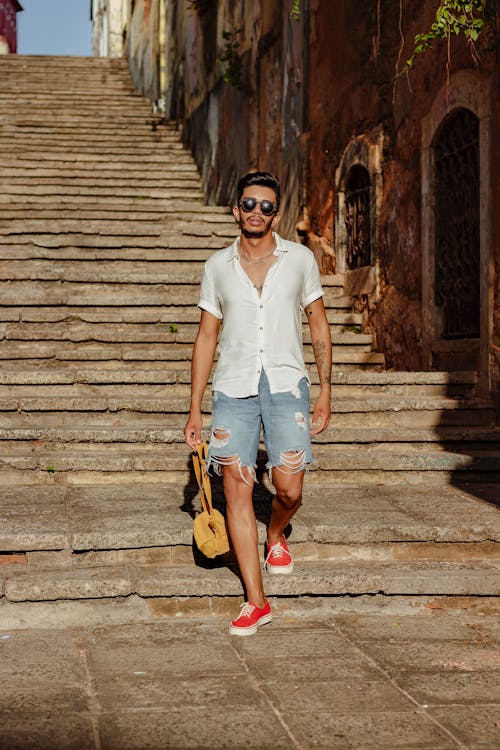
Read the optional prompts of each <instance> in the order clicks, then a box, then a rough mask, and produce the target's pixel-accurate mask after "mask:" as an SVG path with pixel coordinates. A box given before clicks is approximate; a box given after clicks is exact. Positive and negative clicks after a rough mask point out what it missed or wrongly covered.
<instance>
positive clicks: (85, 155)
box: [0, 131, 192, 161]
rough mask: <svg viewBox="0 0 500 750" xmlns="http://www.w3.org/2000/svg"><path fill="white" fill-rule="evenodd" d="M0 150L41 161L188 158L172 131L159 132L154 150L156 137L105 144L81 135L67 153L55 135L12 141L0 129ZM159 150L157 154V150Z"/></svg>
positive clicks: (66, 147)
mask: <svg viewBox="0 0 500 750" xmlns="http://www.w3.org/2000/svg"><path fill="white" fill-rule="evenodd" d="M0 151H5V152H6V153H7V152H9V153H10V154H17V155H19V156H20V157H22V158H28V159H33V160H35V159H36V160H41V161H42V160H45V159H65V158H72V157H73V156H76V157H77V158H81V159H91V158H93V156H96V157H98V158H105V159H110V158H112V157H115V156H118V157H120V156H121V157H123V158H128V157H130V158H131V159H132V160H133V161H136V160H138V159H140V158H141V157H144V158H145V159H146V160H149V159H154V158H158V159H160V160H164V159H166V158H167V156H168V155H172V154H175V155H176V158H180V157H181V154H186V155H187V156H188V158H192V156H191V154H190V152H189V151H186V150H185V148H184V146H183V144H182V143H181V142H180V141H179V139H178V136H177V135H176V134H172V135H166V134H163V135H162V140H161V149H158V145H157V142H156V139H155V140H154V141H153V142H152V143H145V142H144V141H143V139H138V140H137V141H135V140H133V139H130V138H129V139H128V140H126V139H123V142H121V143H120V142H117V143H115V144H114V145H112V143H109V144H107V145H106V143H102V142H101V141H100V140H99V142H97V143H96V142H95V140H92V138H91V137H90V136H89V137H88V138H85V137H84V136H82V135H81V136H80V138H75V139H74V140H73V148H72V150H71V151H70V152H69V154H68V144H67V143H66V142H65V140H64V138H63V139H62V140H61V139H60V138H57V137H56V136H55V135H54V136H53V137H50V136H49V135H48V134H45V135H44V134H40V133H39V134H38V138H35V137H34V136H28V135H26V136H18V137H16V139H15V144H14V143H13V142H12V138H11V137H10V136H9V137H8V136H6V135H2V133H1V131H0ZM158 151H160V153H158Z"/></svg>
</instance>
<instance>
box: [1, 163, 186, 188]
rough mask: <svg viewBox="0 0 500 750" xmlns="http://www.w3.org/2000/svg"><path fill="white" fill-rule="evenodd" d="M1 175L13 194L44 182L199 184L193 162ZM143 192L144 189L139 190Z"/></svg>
mask: <svg viewBox="0 0 500 750" xmlns="http://www.w3.org/2000/svg"><path fill="white" fill-rule="evenodd" d="M184 166H186V167H189V170H188V169H181V167H184ZM0 178H3V179H4V180H7V181H8V182H9V185H10V187H9V193H10V194H13V190H12V188H14V187H20V186H21V185H24V186H27V187H29V186H30V185H35V184H36V185H39V186H40V187H44V186H49V185H53V186H56V185H57V186H58V187H59V188H62V187H65V186H69V185H73V186H75V187H89V186H95V187H107V186H111V185H116V187H117V188H120V187H127V186H129V185H130V186H135V187H136V188H140V187H141V186H144V188H145V189H148V188H157V189H160V188H163V189H164V190H165V189H168V188H173V187H177V186H179V187H184V188H193V189H196V188H199V177H198V175H197V174H196V172H195V171H194V169H193V168H192V167H191V166H190V165H183V164H179V166H178V167H176V168H175V169H172V171H171V173H170V174H169V173H168V172H165V171H163V170H160V171H158V172H157V173H156V174H154V173H150V172H149V170H141V169H136V170H132V169H129V170H125V169H124V170H123V171H121V172H119V173H118V174H116V173H115V174H113V170H112V169H110V170H107V171H106V170H99V169H95V170H83V169H79V170H71V174H70V173H69V170H62V169H61V170H56V169H54V170H45V169H40V170H38V169H33V170H30V171H29V172H28V171H27V170H26V171H24V172H23V173H21V172H19V171H17V170H15V169H14V170H11V171H9V170H7V169H5V170H2V169H0ZM138 194H139V195H140V194H141V193H140V191H139V193H138Z"/></svg>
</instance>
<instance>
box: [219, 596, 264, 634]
mask: <svg viewBox="0 0 500 750" xmlns="http://www.w3.org/2000/svg"><path fill="white" fill-rule="evenodd" d="M271 620H272V615H271V606H270V604H269V602H266V603H265V604H264V606H263V607H256V606H255V604H250V602H245V603H244V604H242V605H241V612H240V614H239V615H238V617H237V618H236V620H233V621H232V623H231V625H230V626H229V632H230V633H231V635H253V633H256V632H257V628H258V627H260V625H265V624H266V623H267V622H271Z"/></svg>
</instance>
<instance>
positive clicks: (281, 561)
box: [264, 537, 293, 575]
mask: <svg viewBox="0 0 500 750" xmlns="http://www.w3.org/2000/svg"><path fill="white" fill-rule="evenodd" d="M264 567H265V569H266V570H267V572H268V573H271V575H288V573H291V572H292V570H293V559H292V556H291V554H290V552H289V550H288V545H287V543H286V539H285V537H283V538H282V541H281V542H276V544H269V545H268V546H267V557H266V561H265V563H264Z"/></svg>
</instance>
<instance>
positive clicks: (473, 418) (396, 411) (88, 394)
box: [0, 384, 494, 428]
mask: <svg viewBox="0 0 500 750" xmlns="http://www.w3.org/2000/svg"><path fill="white" fill-rule="evenodd" d="M177 388H178V389H181V395H171V388H170V390H169V386H161V385H160V386H157V385H151V386H150V387H148V386H144V385H143V386H135V387H134V388H133V389H131V388H130V385H129V384H126V385H117V384H112V385H108V386H97V385H88V386H87V385H79V386H71V385H56V386H49V385H39V386H29V385H27V386H2V390H1V393H2V395H1V397H0V411H2V412H36V411H38V412H40V411H41V412H44V411H62V412H66V411H72V412H79V411H80V412H107V411H109V412H111V413H118V412H128V411H134V412H143V413H146V414H156V415H157V417H158V418H159V415H160V414H177V415H180V414H187V412H188V411H189V399H188V397H187V395H188V390H187V388H185V386H177ZM182 388H185V391H182ZM315 388H316V386H314V387H313V394H314V393H315ZM131 391H132V392H131ZM167 393H168V395H167ZM210 407H211V399H210V396H209V394H206V396H205V398H204V400H203V402H202V408H203V411H204V412H205V413H209V411H210ZM332 413H333V415H334V416H333V417H332V419H333V425H335V426H340V424H339V422H342V426H346V425H349V426H350V427H359V428H362V427H365V428H368V427H373V426H375V427H385V426H387V425H388V424H393V425H397V424H399V425H401V426H408V425H409V426H413V427H428V426H434V425H439V424H450V425H451V424H455V425H456V424H461V425H467V424H470V425H471V426H472V425H484V424H489V425H493V424H494V419H493V416H494V410H493V409H492V407H491V405H490V403H489V402H487V401H484V400H482V399H477V398H470V399H463V398H450V397H437V396H435V397H434V396H429V397H427V398H426V397H418V396H414V397H412V396H409V395H406V396H404V395H402V396H399V397H396V396H395V395H391V394H384V395H371V394H370V395H369V396H366V397H365V398H363V400H362V402H360V400H359V399H357V398H356V397H354V398H349V397H341V396H338V397H336V396H333V397H332ZM338 415H342V418H339V416H338ZM409 417H410V419H409V420H408V418H409ZM356 420H358V422H356ZM459 420H461V421H459ZM468 420H470V421H468ZM333 425H332V426H333Z"/></svg>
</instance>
